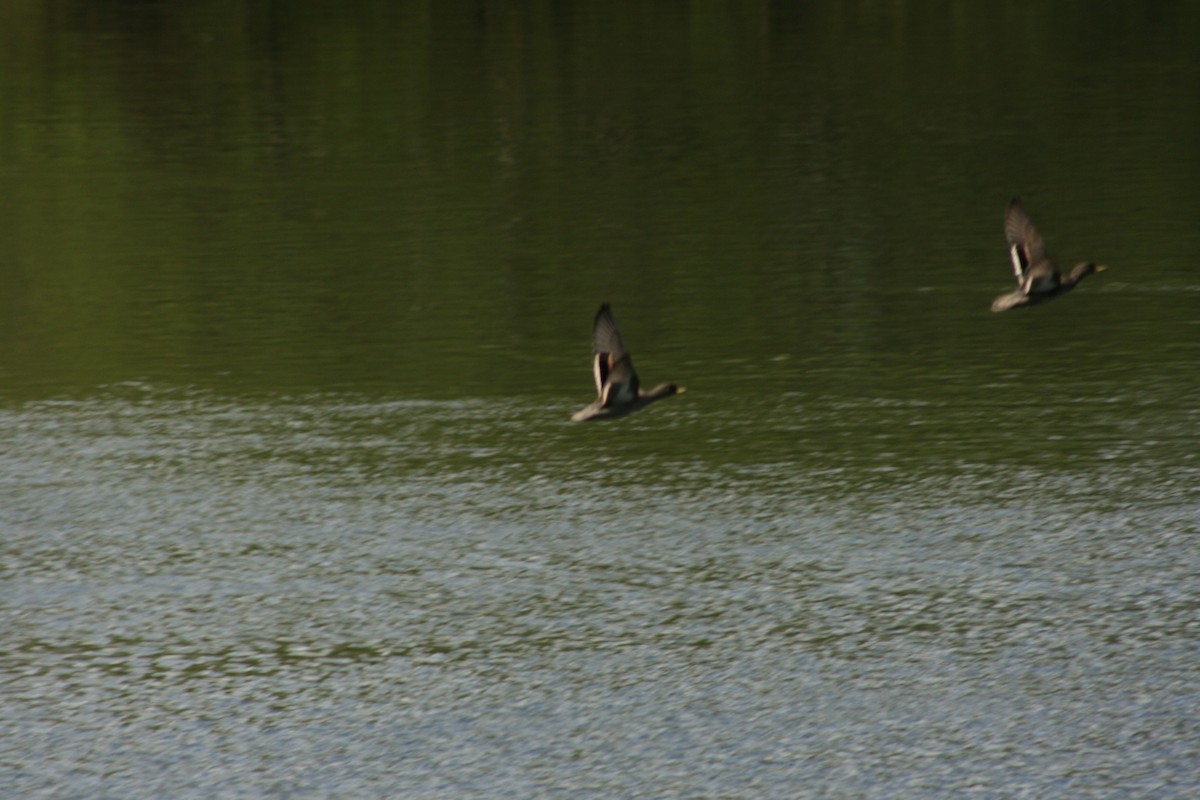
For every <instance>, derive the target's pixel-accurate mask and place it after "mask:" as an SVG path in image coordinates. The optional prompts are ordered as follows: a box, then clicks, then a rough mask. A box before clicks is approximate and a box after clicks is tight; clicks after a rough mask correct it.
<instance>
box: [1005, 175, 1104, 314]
mask: <svg viewBox="0 0 1200 800" xmlns="http://www.w3.org/2000/svg"><path fill="white" fill-rule="evenodd" d="M1004 235H1005V238H1007V239H1008V255H1009V258H1010V259H1011V260H1012V269H1013V277H1015V278H1016V280H1017V289H1016V291H1013V292H1008V293H1007V294H1002V295H1000V296H999V297H997V298H996V299H995V300H993V301H992V311H1007V310H1009V309H1010V308H1020V307H1021V306H1032V305H1037V304H1038V303H1044V302H1046V301H1047V300H1053V299H1054V298H1055V297H1058V296H1059V295H1062V294H1066V293H1067V292H1069V291H1071V290H1072V289H1074V288H1075V286H1076V284H1078V283H1079V282H1080V281H1081V280H1083V279H1084V278H1086V277H1087V276H1088V275H1091V274H1092V273H1093V272H1103V271H1104V267H1102V266H1098V265H1096V264H1094V263H1092V262H1091V261H1084V262H1082V263H1079V264H1076V265H1075V268H1074V269H1072V270H1071V274H1069V275H1067V277H1065V278H1064V277H1063V276H1062V274H1061V273H1060V272H1059V271H1058V267H1056V266H1055V265H1054V262H1053V261H1051V260H1050V256H1049V255H1047V253H1046V245H1045V244H1043V243H1042V237H1041V236H1039V235H1038V232H1037V228H1035V227H1033V222H1032V221H1030V219H1029V215H1028V214H1026V213H1025V207H1024V206H1023V205H1021V198H1019V197H1014V198H1013V199H1012V202H1011V203H1009V204H1008V211H1007V212H1006V213H1005V214H1004Z"/></svg>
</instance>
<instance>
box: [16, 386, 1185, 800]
mask: <svg viewBox="0 0 1200 800" xmlns="http://www.w3.org/2000/svg"><path fill="white" fill-rule="evenodd" d="M772 402H783V403H794V410H795V412H796V414H797V415H799V422H796V423H795V424H796V425H799V426H800V427H802V428H808V429H810V430H811V429H817V428H820V429H824V430H825V431H826V433H825V434H824V435H826V436H834V437H835V438H836V435H837V434H836V432H833V433H831V432H830V431H829V428H830V423H831V421H832V420H833V419H834V418H836V416H837V414H838V413H842V412H844V409H843V408H842V407H841V405H840V403H843V402H845V401H838V402H833V401H830V402H828V403H824V404H823V403H822V402H821V401H819V400H814V398H811V397H810V398H799V397H794V398H791V399H788V398H784V400H782V401H772ZM864 402H870V403H873V404H874V405H876V406H878V407H879V408H880V409H881V411H880V413H882V414H885V415H886V414H888V413H895V414H896V415H897V416H896V418H895V420H896V421H898V420H899V419H901V418H904V419H909V420H910V421H916V422H918V423H920V422H921V418H922V414H923V413H925V412H923V411H922V407H923V406H922V404H919V403H917V404H914V403H907V402H889V401H886V400H869V401H864ZM802 403H803V404H807V406H808V409H807V411H803V410H802V409H801V405H802ZM889 407H890V408H891V409H893V412H889V411H888V408H889ZM562 411H563V409H561V408H558V407H548V406H547V405H546V404H539V403H537V402H513V403H511V404H503V403H497V402H493V401H484V400H479V401H461V402H448V403H438V402H428V403H425V402H378V401H370V400H363V399H355V398H350V397H339V396H319V397H308V398H295V399H292V400H282V401H271V402H266V401H263V402H249V401H231V400H223V399H220V398H217V397H212V396H208V395H205V394H203V393H197V394H189V393H182V392H161V391H158V390H154V389H152V388H150V387H142V386H126V387H117V388H116V389H114V390H113V391H112V392H111V394H110V395H109V396H102V397H97V398H93V399H87V400H79V401H70V400H64V401H59V402H44V403H33V404H28V405H25V406H23V407H19V408H10V409H8V410H4V411H3V412H0V423H2V424H3V427H4V429H5V430H6V432H7V433H6V442H7V446H6V447H5V448H4V454H3V469H2V470H0V475H3V478H2V479H0V480H2V481H3V484H2V486H0V488H2V490H3V493H4V495H5V497H6V502H5V503H4V505H3V508H2V509H0V526H2V527H3V529H4V530H5V532H6V534H5V538H4V551H3V552H4V573H5V578H4V589H3V593H2V599H3V608H4V619H5V629H6V636H5V646H4V649H3V652H2V653H0V669H2V671H3V675H4V680H5V690H4V701H3V702H4V708H5V713H4V714H3V722H0V730H2V731H3V733H4V737H5V740H6V741H8V742H10V746H9V750H8V752H9V755H8V758H7V766H6V767H5V768H4V772H5V775H6V778H7V780H6V785H7V786H8V787H9V791H11V792H14V793H16V794H19V795H21V796H36V795H39V794H44V795H48V796H57V795H60V794H61V795H63V796H99V795H105V796H123V797H154V796H159V795H160V792H161V791H167V790H168V789H169V790H170V792H171V793H172V795H173V796H196V797H199V796H212V795H214V794H272V793H278V794H291V795H295V794H308V795H324V794H337V795H340V796H345V795H346V794H353V793H355V792H362V793H368V794H372V793H373V794H392V795H397V794H399V795H403V796H406V797H444V796H470V795H475V796H485V795H486V796H497V797H498V796H504V797H528V796H535V795H537V796H562V797H576V796H580V795H594V796H621V795H624V796H634V795H639V794H641V793H642V791H643V790H644V788H645V786H646V785H648V784H653V785H658V786H662V787H670V791H675V792H679V793H685V794H686V793H687V792H688V791H703V792H704V793H706V794H720V793H722V792H726V793H734V794H736V793H741V794H743V795H746V794H754V795H755V796H763V797H767V796H777V797H784V796H792V790H793V789H794V787H796V786H806V787H811V791H813V792H814V793H816V794H819V795H821V796H829V797H851V796H861V795H863V794H864V793H868V794H871V795H873V796H879V795H880V794H894V795H897V796H917V795H920V794H923V793H931V792H932V793H958V794H963V793H966V794H970V793H972V792H974V793H979V794H982V795H984V796H991V795H992V794H993V793H994V792H999V793H1000V794H1004V795H1007V796H1013V795H1017V796H1019V795H1021V794H1022V793H1023V792H1025V793H1031V794H1044V793H1045V792H1047V791H1049V792H1050V793H1052V794H1055V793H1057V794H1062V795H1063V796H1110V795H1111V794H1112V793H1113V792H1114V791H1115V790H1117V789H1119V790H1120V792H1121V793H1124V792H1128V793H1133V794H1138V795H1142V796H1157V797H1164V796H1179V797H1182V796H1186V795H1187V794H1190V792H1191V790H1192V789H1195V788H1196V785H1197V776H1198V772H1197V766H1196V763H1195V760H1194V758H1193V757H1192V753H1193V752H1194V747H1195V742H1196V741H1197V734H1198V733H1200V730H1198V728H1200V715H1198V714H1197V710H1198V709H1197V700H1198V697H1197V691H1196V689H1195V687H1196V686H1197V685H1198V684H1197V678H1198V677H1200V675H1198V674H1197V668H1196V664H1197V663H1198V661H1197V656H1198V655H1200V653H1198V650H1200V648H1198V647H1197V644H1196V642H1197V641H1198V639H1197V633H1198V632H1200V631H1198V628H1200V623H1197V621H1196V620H1197V619H1200V614H1198V613H1197V611H1198V609H1197V605H1198V603H1197V601H1196V597H1197V596H1198V594H1197V590H1198V589H1200V586H1198V585H1197V584H1198V583H1200V580H1198V577H1197V576H1198V574H1200V571H1198V570H1197V564H1198V561H1197V556H1196V547H1195V544H1194V535H1195V533H1196V520H1197V517H1198V516H1200V514H1198V511H1200V504H1198V501H1197V491H1196V484H1197V482H1196V470H1195V461H1194V460H1192V461H1191V462H1190V463H1188V461H1187V459H1181V462H1180V463H1178V464H1166V465H1164V464H1162V463H1156V462H1154V461H1153V459H1150V458H1148V457H1144V458H1142V460H1141V461H1139V460H1138V459H1137V458H1133V457H1130V454H1129V453H1125V454H1123V455H1122V457H1121V458H1118V459H1114V466H1113V468H1112V469H1108V470H1105V469H1103V468H1101V469H1089V470H1087V471H1086V472H1083V471H1081V472H1080V473H1079V474H1071V473H1069V472H1053V473H1051V472H1047V471H1043V470H1040V469H1039V468H1038V466H1037V465H1036V463H1035V464H1032V465H1026V466H1024V467H1023V468H1022V469H1020V470H1011V469H1007V468H1005V465H992V464H987V463H983V462H979V463H969V462H968V461H966V460H965V459H961V458H960V459H959V462H958V463H956V464H955V465H953V467H952V468H949V469H946V470H941V471H939V470H933V469H930V468H928V466H927V467H926V468H924V469H921V468H918V467H917V464H918V463H920V460H919V459H916V458H915V457H913V456H911V455H906V453H908V450H907V449H905V448H903V447H893V444H894V443H886V442H885V443H884V445H882V446H881V447H880V448H879V449H878V450H877V451H875V450H868V451H867V455H865V456H864V455H862V454H861V453H860V454H859V455H855V456H847V458H846V460H845V461H842V462H838V461H837V460H836V459H835V458H833V457H832V455H833V453H834V450H833V448H832V447H831V448H830V451H829V453H823V452H822V448H823V447H824V446H825V445H823V444H822V443H821V442H820V441H818V442H816V443H815V444H813V445H812V448H811V449H810V450H809V451H808V455H793V456H791V457H789V456H787V452H788V448H785V447H782V446H781V447H779V448H777V449H773V448H772V447H771V446H770V445H763V444H761V443H760V444H759V445H758V446H759V447H760V448H762V452H761V453H760V455H764V456H767V458H765V459H764V460H763V461H762V462H761V463H753V461H754V460H753V459H744V460H742V461H739V462H738V463H723V462H721V461H720V459H718V458H716V457H715V455H714V454H717V453H720V452H722V451H721V449H720V440H721V439H722V438H723V437H737V435H738V426H739V423H738V422H737V421H736V420H730V421H728V422H727V423H725V424H721V423H713V424H711V425H710V426H709V427H708V428H707V430H708V435H707V437H706V438H701V437H695V436H693V435H692V434H695V432H696V417H697V412H696V411H695V408H694V407H691V408H689V407H688V406H686V405H684V404H683V403H682V401H681V403H680V405H678V406H675V407H673V408H672V409H671V410H670V411H667V410H665V409H664V410H661V411H660V410H655V411H654V412H646V414H647V415H648V414H650V413H655V414H657V415H658V416H657V417H654V418H653V419H654V423H655V424H654V428H643V429H642V430H641V431H640V432H641V433H644V434H646V435H647V436H652V431H653V430H654V429H657V428H660V427H661V428H663V429H664V431H666V432H665V433H662V434H661V435H663V436H675V437H676V438H677V437H678V435H679V434H680V432H681V431H683V432H687V433H688V434H689V437H687V438H691V439H692V441H694V442H695V445H694V446H693V447H692V448H691V449H690V454H689V448H686V447H685V448H679V449H674V450H668V449H665V447H664V448H658V447H647V449H646V450H645V451H643V452H642V453H641V455H642V456H644V457H645V460H646V463H648V464H649V466H647V465H646V464H642V463H639V460H638V459H628V460H626V459H624V458H623V454H622V452H620V451H618V452H612V451H608V452H607V454H606V455H605V456H604V457H603V458H600V459H599V462H598V463H597V462H596V461H589V460H587V459H581V458H580V455H581V454H582V453H587V452H594V451H596V450H598V449H600V448H598V447H597V445H596V442H597V440H596V438H595V437H596V436H598V435H603V431H601V433H596V432H595V431H596V430H597V429H588V428H578V427H572V426H567V425H565V424H562V423H561V422H560V421H559V420H561V419H562V418H563V416H564V415H563V414H562V413H561V412H562ZM937 414H938V415H939V418H941V419H944V418H945V417H944V413H943V412H942V411H938V412H937ZM551 418H552V419H553V421H551V422H547V421H546V420H547V419H551ZM635 420H636V418H635ZM630 422H631V424H634V425H636V424H637V423H636V422H634V421H633V420H631V421H630ZM786 424H787V425H791V424H793V423H792V422H788V423H786ZM950 427H951V428H953V427H954V426H953V424H952V423H951V424H950ZM612 430H616V431H621V432H623V433H626V434H628V432H630V431H637V429H636V428H633V427H628V428H626V427H623V428H619V429H612ZM672 430H674V433H673V434H672V433H671V431H672ZM648 431H649V432H648ZM1143 433H1144V431H1143ZM609 435H614V434H611V433H610V434H609ZM589 437H590V438H589ZM939 441H940V440H939V439H937V438H936V437H935V438H934V439H933V440H931V443H930V445H929V446H930V447H934V448H937V447H939V446H940V445H939V444H938V442H939ZM943 444H945V443H944V442H943ZM893 450H895V451H896V452H895V454H893V455H889V453H891V452H892V451H893ZM655 453H658V455H657V456H655ZM1134 455H1137V454H1136V453H1135V454H1134ZM1142 455H1143V456H1144V455H1145V454H1144V453H1142ZM772 459H773V460H772ZM876 461H878V463H875V462H876ZM1031 490H1037V491H1031ZM617 763H620V764H626V765H627V764H629V763H637V764H639V768H638V770H636V771H630V770H628V769H621V770H617V769H613V768H612V767H613V765H614V764H617ZM701 787H702V788H701Z"/></svg>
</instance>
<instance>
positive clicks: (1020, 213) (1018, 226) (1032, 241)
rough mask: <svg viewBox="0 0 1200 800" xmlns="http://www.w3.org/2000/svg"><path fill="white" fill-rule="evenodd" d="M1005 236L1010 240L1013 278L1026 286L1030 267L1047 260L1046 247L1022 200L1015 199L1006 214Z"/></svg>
mask: <svg viewBox="0 0 1200 800" xmlns="http://www.w3.org/2000/svg"><path fill="white" fill-rule="evenodd" d="M1004 236H1005V238H1006V239H1008V254H1009V258H1011V259H1012V268H1013V277H1014V278H1016V280H1017V283H1018V284H1020V285H1024V284H1025V279H1026V273H1027V272H1028V271H1029V267H1030V266H1033V265H1038V264H1040V263H1041V262H1043V261H1045V260H1046V245H1045V244H1043V243H1042V237H1041V236H1040V235H1038V232H1037V228H1035V227H1033V221H1032V220H1030V219H1029V215H1028V214H1026V213H1025V207H1024V206H1023V205H1021V198H1019V197H1014V198H1013V199H1012V202H1011V203H1009V204H1008V211H1007V212H1005V214H1004Z"/></svg>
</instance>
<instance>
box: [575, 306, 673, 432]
mask: <svg viewBox="0 0 1200 800" xmlns="http://www.w3.org/2000/svg"><path fill="white" fill-rule="evenodd" d="M592 353H593V360H592V377H593V378H594V379H595V381H596V401H595V402H594V403H592V404H591V405H589V406H587V407H585V408H581V409H579V410H578V411H576V412H575V413H574V414H572V415H571V421H572V422H588V421H590V420H594V419H612V418H615V417H623V416H625V415H626V414H632V413H633V412H634V411H640V410H641V409H643V408H645V407H646V406H648V405H650V404H651V403H653V402H654V401H655V400H661V399H662V398H664V397H670V396H671V395H675V394H682V393H683V391H684V390H683V387H682V386H676V385H675V384H673V383H660V384H659V385H658V386H655V387H654V388H653V389H651V390H650V391H646V390H645V389H642V388H641V387H640V386H639V384H638V376H637V372H636V371H634V369H633V361H632V360H631V359H630V358H629V354H628V353H626V352H625V345H624V344H623V343H622V342H621V333H620V331H618V330H617V324H616V323H615V322H614V321H613V316H612V309H611V308H609V305H608V303H604V304H602V305H601V306H600V310H599V311H597V312H596V319H595V321H594V322H593V323H592Z"/></svg>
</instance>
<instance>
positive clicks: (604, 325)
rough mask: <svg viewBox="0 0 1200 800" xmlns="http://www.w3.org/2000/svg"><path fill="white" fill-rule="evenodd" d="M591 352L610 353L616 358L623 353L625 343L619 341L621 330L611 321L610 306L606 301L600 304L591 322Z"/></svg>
mask: <svg viewBox="0 0 1200 800" xmlns="http://www.w3.org/2000/svg"><path fill="white" fill-rule="evenodd" d="M592 352H593V353H610V354H612V355H615V356H616V357H617V358H620V357H621V356H623V355H625V345H624V344H622V342H621V332H620V331H618V330H617V323H616V322H614V321H613V315H612V308H611V307H610V306H609V305H608V303H604V304H602V305H601V306H600V310H599V311H597V312H596V320H595V321H594V322H593V323H592Z"/></svg>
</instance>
